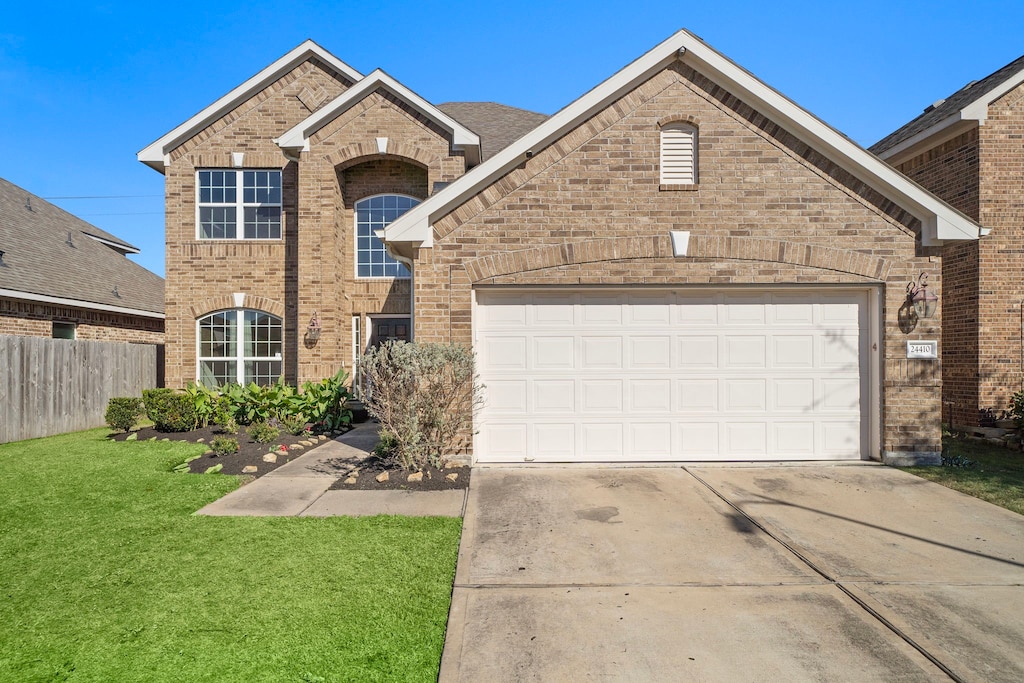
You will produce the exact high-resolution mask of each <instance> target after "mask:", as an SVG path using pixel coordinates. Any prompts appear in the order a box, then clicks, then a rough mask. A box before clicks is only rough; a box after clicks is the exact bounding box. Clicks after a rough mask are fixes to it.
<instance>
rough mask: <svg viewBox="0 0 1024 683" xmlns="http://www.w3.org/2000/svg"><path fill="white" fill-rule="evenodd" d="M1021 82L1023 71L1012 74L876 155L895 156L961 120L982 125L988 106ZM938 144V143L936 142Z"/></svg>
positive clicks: (1022, 81) (887, 157) (885, 157)
mask: <svg viewBox="0 0 1024 683" xmlns="http://www.w3.org/2000/svg"><path fill="white" fill-rule="evenodd" d="M1021 83H1024V71H1021V72H1019V73H1017V74H1014V75H1013V76H1012V77H1010V78H1008V79H1006V81H1004V82H1003V83H1000V84H999V85H998V86H996V87H995V88H993V89H992V90H989V91H988V92H987V93H985V94H984V95H981V96H979V97H978V99H976V100H974V101H973V102H970V103H969V104H968V105H967V106H966V107H964V108H963V109H961V110H960V111H958V112H956V113H954V114H950V115H949V116H947V117H946V118H944V119H942V120H941V121H939V122H938V123H936V124H933V125H931V126H929V127H928V128H926V129H925V130H923V131H921V132H920V133H918V134H917V135H915V136H913V137H911V138H907V139H906V140H904V141H903V142H901V143H900V144H898V145H895V146H893V147H890V148H889V149H887V150H885V151H884V152H882V153H881V154H879V155H878V156H879V157H881V158H882V159H885V160H889V159H892V158H893V157H895V156H897V155H898V154H900V153H901V152H904V151H906V150H908V149H910V148H911V147H914V146H915V145H917V144H920V143H921V142H924V141H925V140H927V139H928V138H930V137H932V136H933V135H937V134H938V133H941V132H942V131H944V130H945V129H947V128H949V127H950V126H953V125H955V124H957V123H960V122H961V121H975V122H977V124H978V125H979V126H984V125H985V121H987V120H988V108H989V106H991V104H992V103H993V102H995V101H996V100H998V99H999V98H1000V97H1002V96H1003V95H1005V94H1006V93H1008V92H1010V91H1011V90H1013V89H1014V88H1016V87H1017V86H1018V85H1020V84H1021ZM936 144H938V143H936Z"/></svg>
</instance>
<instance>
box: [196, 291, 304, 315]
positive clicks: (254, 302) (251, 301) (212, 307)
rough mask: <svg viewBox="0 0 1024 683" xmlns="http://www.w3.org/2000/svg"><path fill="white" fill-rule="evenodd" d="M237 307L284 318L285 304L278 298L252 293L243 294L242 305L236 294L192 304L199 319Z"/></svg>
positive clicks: (214, 297)
mask: <svg viewBox="0 0 1024 683" xmlns="http://www.w3.org/2000/svg"><path fill="white" fill-rule="evenodd" d="M235 308H248V309H251V310H257V311H263V312H264V313H270V314H271V315H275V316H277V317H278V318H284V304H283V303H281V302H280V301H277V300H276V299H268V298H267V297H265V296H254V295H252V294H244V295H243V296H242V305H241V306H239V305H237V304H236V303H235V295H234V294H221V295H219V296H212V297H210V298H208V299H203V300H202V301H200V302H198V303H195V304H192V306H191V310H192V317H193V318H196V319H197V320H198V319H199V318H201V317H203V316H204V315H209V314H210V313H215V312H217V311H226V310H231V309H235Z"/></svg>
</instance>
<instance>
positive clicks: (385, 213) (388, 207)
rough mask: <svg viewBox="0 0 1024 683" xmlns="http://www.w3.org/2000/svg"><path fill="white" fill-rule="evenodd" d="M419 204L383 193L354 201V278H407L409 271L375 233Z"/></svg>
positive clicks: (403, 197)
mask: <svg viewBox="0 0 1024 683" xmlns="http://www.w3.org/2000/svg"><path fill="white" fill-rule="evenodd" d="M419 203H420V200H418V199H414V198H413V197H406V196H404V195H399V194H382V195H377V196H376V197H367V198H366V199H363V200H360V201H358V202H356V276H357V277H396V278H406V277H409V270H408V269H407V268H406V267H405V266H403V265H402V264H401V263H399V262H398V261H396V260H395V259H393V258H392V257H391V256H390V255H389V254H388V252H387V249H385V248H384V243H383V242H381V241H380V239H379V238H378V237H377V235H376V234H375V233H376V232H377V231H378V230H383V229H384V228H386V227H387V226H388V225H390V224H391V221H393V220H395V219H396V218H398V217H399V216H401V215H402V214H403V213H405V212H406V211H408V210H409V209H411V208H412V207H414V206H416V205H417V204H419Z"/></svg>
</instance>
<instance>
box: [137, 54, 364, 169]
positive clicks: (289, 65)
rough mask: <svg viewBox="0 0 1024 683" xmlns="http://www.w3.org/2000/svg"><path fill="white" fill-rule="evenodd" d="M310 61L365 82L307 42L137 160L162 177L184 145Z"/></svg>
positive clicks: (358, 74)
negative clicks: (174, 152)
mask: <svg viewBox="0 0 1024 683" xmlns="http://www.w3.org/2000/svg"><path fill="white" fill-rule="evenodd" d="M310 57H316V58H318V59H320V60H321V61H323V62H324V63H325V64H328V65H330V66H331V67H332V68H333V69H334V70H335V71H337V72H338V73H340V74H341V75H343V76H344V77H345V78H347V79H348V80H350V81H351V82H353V83H355V82H357V81H359V80H361V79H362V77H363V76H362V74H360V73H359V72H358V71H356V70H355V69H353V68H352V67H350V66H349V65H348V64H346V63H345V62H343V61H341V60H340V59H338V58H337V57H335V56H334V55H332V54H331V53H330V52H328V51H327V50H325V49H323V48H322V47H320V46H319V45H317V44H316V43H314V42H313V41H312V40H307V41H305V42H303V43H302V44H301V45H299V46H298V47H296V48H295V49H294V50H291V51H290V52H288V53H287V54H286V55H284V56H283V57H281V58H280V59H278V60H277V61H275V62H274V63H273V64H271V65H270V66H268V67H267V68H265V69H263V70H262V71H260V72H259V73H258V74H256V75H255V76H253V77H252V78H250V79H249V80H247V81H246V82H245V83H242V84H241V85H240V86H238V87H237V88H235V89H234V90H232V91H231V92H229V93H228V94H226V95H224V96H223V97H221V98H220V99H218V100H217V101H216V102H214V103H213V104H211V105H210V106H208V107H206V108H205V109H203V110H202V111H201V112H199V113H198V114H196V115H195V116H193V117H192V118H190V119H189V120H188V121H186V122H185V123H183V124H181V125H180V126H178V127H177V128H175V129H174V130H172V131H171V132H169V133H167V134H166V135H164V136H162V137H161V138H160V139H159V140H156V141H155V142H153V143H151V144H150V145H148V146H147V147H146V148H145V149H143V150H142V151H141V152H139V153H138V155H137V156H138V159H139V161H141V162H142V163H144V164H146V165H147V166H151V167H153V168H155V169H156V170H158V171H160V172H161V173H163V170H164V166H165V164H166V163H167V155H168V154H170V153H171V151H172V150H173V149H174V148H176V147H177V146H178V145H180V144H181V143H183V142H185V141H186V140H188V139H189V138H191V137H192V136H194V135H195V134H196V133H198V132H199V131H201V130H203V129H204V128H206V127H207V126H209V125H210V124H211V123H213V122H214V121H216V120H217V119H219V118H221V117H222V116H224V115H225V114H227V113H228V112H230V111H231V110H232V109H234V108H235V107H237V106H238V105H240V104H242V103H243V102H245V101H246V100H248V99H249V98H250V97H252V96H253V95H255V94H256V93H258V92H260V91H261V90H263V89H265V88H267V87H268V86H270V85H271V84H273V83H274V82H275V81H277V80H278V79H279V78H281V76H283V75H285V74H286V73H288V72H289V71H291V70H292V69H294V68H295V67H297V66H298V65H299V64H302V63H303V62H304V61H306V60H307V59H309V58H310Z"/></svg>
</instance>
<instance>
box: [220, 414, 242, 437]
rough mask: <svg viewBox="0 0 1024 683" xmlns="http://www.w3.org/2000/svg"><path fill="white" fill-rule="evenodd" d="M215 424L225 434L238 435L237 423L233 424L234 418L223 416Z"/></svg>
mask: <svg viewBox="0 0 1024 683" xmlns="http://www.w3.org/2000/svg"><path fill="white" fill-rule="evenodd" d="M217 424H219V425H220V431H222V432H224V433H225V434H237V433H238V423H237V422H235V418H234V417H233V416H230V415H228V416H223V417H222V418H221V419H219V420H217Z"/></svg>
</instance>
